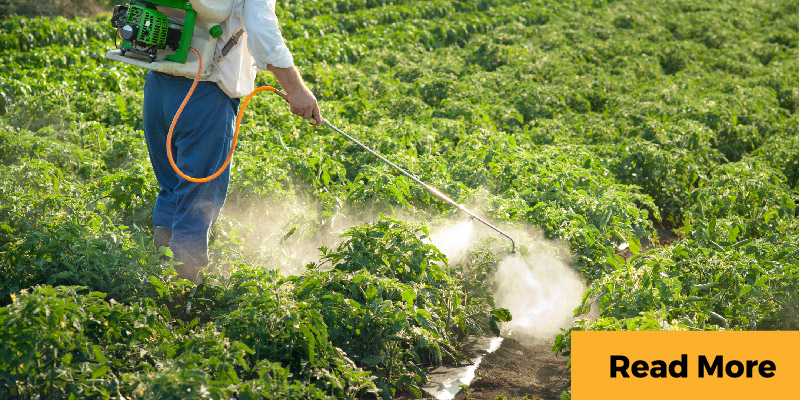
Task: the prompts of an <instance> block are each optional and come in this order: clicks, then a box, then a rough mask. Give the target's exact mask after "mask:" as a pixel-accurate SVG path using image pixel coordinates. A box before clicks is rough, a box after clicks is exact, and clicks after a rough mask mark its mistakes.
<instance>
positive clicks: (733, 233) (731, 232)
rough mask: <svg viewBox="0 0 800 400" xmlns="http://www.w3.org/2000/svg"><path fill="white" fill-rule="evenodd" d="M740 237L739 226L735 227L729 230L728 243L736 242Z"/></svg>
mask: <svg viewBox="0 0 800 400" xmlns="http://www.w3.org/2000/svg"><path fill="white" fill-rule="evenodd" d="M738 237H739V227H738V226H734V227H732V228H730V229H728V242H729V243H733V242H735V241H736V238H738Z"/></svg>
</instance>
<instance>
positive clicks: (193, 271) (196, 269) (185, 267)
mask: <svg viewBox="0 0 800 400" xmlns="http://www.w3.org/2000/svg"><path fill="white" fill-rule="evenodd" d="M202 269H203V266H201V265H191V264H186V263H183V264H180V265H176V266H175V272H177V273H178V278H179V279H186V280H187V281H189V282H192V283H194V284H195V285H196V284H198V283H200V282H201V281H202V280H203V272H202Z"/></svg>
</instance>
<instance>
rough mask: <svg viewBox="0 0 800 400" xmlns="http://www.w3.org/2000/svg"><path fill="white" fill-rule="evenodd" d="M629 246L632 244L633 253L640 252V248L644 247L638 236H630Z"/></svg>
mask: <svg viewBox="0 0 800 400" xmlns="http://www.w3.org/2000/svg"><path fill="white" fill-rule="evenodd" d="M628 246H630V249H631V252H632V253H633V254H639V250H641V249H642V243H641V242H639V238H637V237H636V236H631V237H630V238H628Z"/></svg>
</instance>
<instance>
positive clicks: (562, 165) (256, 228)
mask: <svg viewBox="0 0 800 400" xmlns="http://www.w3.org/2000/svg"><path fill="white" fill-rule="evenodd" d="M278 14H279V15H278V16H279V18H280V20H281V22H282V24H283V32H284V35H285V37H286V39H287V41H288V43H289V44H290V47H291V48H292V49H293V52H294V54H295V59H296V61H297V63H298V67H299V68H300V69H301V70H302V73H303V76H304V77H305V79H306V81H307V83H308V84H309V86H310V87H311V88H312V89H313V91H314V92H315V94H316V95H317V97H318V98H319V100H320V104H321V106H322V109H323V112H324V115H325V116H326V117H327V118H329V119H330V120H331V121H332V123H334V124H335V125H337V126H340V127H342V128H343V129H345V130H346V131H347V132H348V133H350V134H352V135H353V136H355V137H357V138H359V139H361V140H363V141H364V142H365V143H366V144H367V145H368V146H370V147H372V148H375V149H376V150H377V151H379V152H380V153H382V154H385V155H387V156H390V158H391V159H392V160H393V161H394V162H396V163H397V164H398V165H400V166H401V167H403V168H406V169H408V170H410V171H411V172H413V173H414V174H416V175H418V176H419V177H420V178H422V179H423V180H425V181H426V182H429V183H430V184H431V185H433V186H435V187H438V188H441V189H442V190H443V191H444V192H446V193H448V194H449V195H450V196H451V197H453V198H454V199H456V200H457V201H458V202H460V203H466V204H481V207H482V209H481V212H482V213H483V214H485V215H486V216H487V217H488V218H489V219H491V220H493V221H498V223H508V224H511V225H523V224H530V225H535V226H537V227H539V228H541V229H542V230H543V231H544V234H545V236H546V237H547V238H553V239H560V240H562V241H563V242H564V243H566V244H567V245H568V246H569V249H570V251H571V252H572V254H573V256H574V257H573V261H572V266H573V267H574V268H575V269H576V270H577V271H580V273H581V274H582V276H583V277H584V278H585V279H586V281H587V283H588V290H587V292H586V293H585V294H584V299H585V301H584V304H583V305H582V306H581V307H580V308H579V309H578V310H576V313H580V312H582V311H585V310H588V308H589V307H590V306H591V305H592V304H595V305H596V306H597V309H599V317H598V318H596V319H594V320H585V319H579V320H578V321H577V322H576V323H575V324H574V326H573V327H572V328H571V329H570V330H573V329H587V330H645V329H685V330H689V329H691V330H757V329H759V330H763V329H767V330H774V329H797V327H798V325H797V324H798V122H797V121H798V113H797V111H798V87H797V82H798V61H797V60H798V46H797V43H798V33H797V32H798V8H797V3H796V2H793V1H787V0H780V1H769V2H764V1H754V0H744V1H731V0H725V1H717V2H711V3H709V2H703V1H699V0H677V1H669V2H664V1H654V0H630V1H599V0H574V1H554V0H540V1H519V0H493V1H488V0H426V1H410V0H395V1H384V0H357V1H345V0H303V1H291V2H279V10H278ZM0 18H1V19H0V100H1V101H0V282H1V284H0V398H21V399H27V398H41V399H49V398H53V399H55V398H123V397H124V398H152V397H157V398H211V399H222V398H240V399H258V398H287V399H310V398H319V399H322V398H369V397H376V396H377V397H381V398H390V397H391V396H393V395H395V394H397V393H398V392H399V391H400V392H404V393H406V394H411V395H417V396H419V395H421V392H420V386H421V385H422V384H423V383H424V382H426V380H427V376H426V372H427V368H428V367H431V366H436V365H439V364H442V363H446V362H457V361H459V360H462V359H463V355H462V354H461V348H460V344H459V343H461V341H462V340H463V339H464V338H465V337H466V336H467V335H491V334H496V333H497V330H498V324H499V323H500V322H503V321H507V320H508V318H509V317H510V316H509V315H508V313H507V311H505V310H503V309H497V308H496V307H495V305H494V302H493V299H492V292H493V290H495V289H496V288H495V287H494V286H493V285H494V283H493V282H494V281H493V273H494V271H495V269H496V268H497V265H498V260H500V259H501V258H502V257H504V252H506V251H507V249H506V248H505V247H504V243H502V242H501V241H499V240H495V241H492V240H489V241H486V242H484V243H482V244H481V245H480V246H477V247H476V248H474V249H472V250H470V253H469V254H468V255H467V257H465V258H464V261H460V262H448V261H447V260H446V258H445V256H444V255H443V254H442V253H441V252H440V251H439V250H438V249H437V248H435V247H434V246H432V245H431V244H430V241H428V240H427V236H428V234H429V232H428V228H427V226H433V225H435V224H438V223H439V222H442V221H446V220H452V219H454V218H456V217H457V216H459V215H458V210H454V209H453V208H452V207H450V206H449V205H447V204H444V203H442V202H440V201H438V200H437V199H436V198H435V197H433V196H432V195H431V194H430V193H429V192H427V191H426V190H425V189H424V188H421V187H418V186H416V185H414V184H413V183H411V182H410V181H408V180H407V179H406V178H404V177H401V176H398V175H397V174H395V173H394V172H393V171H392V170H390V169H389V168H388V167H387V166H385V165H383V164H382V163H380V162H379V161H378V160H376V159H374V158H373V157H372V156H371V155H369V154H368V153H366V152H364V151H362V150H360V149H358V148H356V147H355V146H352V145H350V144H349V143H348V142H347V141H346V140H345V139H343V138H342V137H340V136H339V135H337V134H335V133H332V132H331V131H326V130H324V129H321V128H317V129H315V128H312V127H309V126H308V125H307V124H306V123H304V122H303V121H302V120H300V119H298V118H296V117H294V116H293V115H291V113H289V110H288V107H287V106H286V105H285V104H283V103H282V101H281V100H280V99H279V98H277V97H276V96H269V95H265V96H261V97H256V98H255V99H254V100H253V101H252V102H251V105H250V107H249V108H248V109H247V111H246V113H245V122H244V123H243V126H242V133H241V136H240V138H239V145H238V148H237V153H236V155H235V158H234V164H233V167H232V168H233V171H232V180H231V188H230V192H229V199H228V203H227V205H226V208H225V209H223V216H222V218H221V219H220V221H219V222H218V223H217V225H216V226H215V228H214V232H213V237H212V242H213V243H212V249H211V253H212V258H213V262H212V270H211V271H210V274H209V279H208V280H207V281H206V282H205V283H203V284H201V285H199V286H196V287H195V286H192V285H188V284H187V283H186V282H183V281H176V279H175V278H174V271H173V269H172V263H171V261H162V256H163V255H169V251H168V249H165V248H162V249H156V248H154V245H153V242H152V237H151V232H150V229H151V225H152V218H151V210H152V206H153V202H154V200H155V195H156V193H157V183H156V181H155V178H154V176H153V174H152V171H151V167H150V164H149V160H148V158H147V150H146V148H145V144H144V140H143V134H142V119H141V101H142V84H143V80H144V76H145V71H144V70H141V69H138V68H136V67H131V66H128V65H124V64H120V63H114V62H109V61H106V60H104V59H103V55H104V54H105V51H106V50H107V49H108V48H109V47H110V46H112V45H113V42H114V37H113V35H114V32H113V31H112V29H111V28H110V25H109V23H108V22H107V16H99V17H93V18H88V19H87V18H83V19H81V18H77V19H70V20H68V19H64V18H52V19H51V18H26V17H19V16H3V17H0ZM257 83H258V84H271V85H276V84H277V82H275V80H274V78H273V77H272V75H270V74H267V73H262V74H260V75H259V77H258V82H257ZM379 213H382V214H379ZM375 215H381V216H380V217H377V218H375V217H374V216H375ZM384 215H401V216H403V217H387V216H384ZM265 216H266V217H265ZM277 216H280V218H277ZM265 218H266V221H272V220H274V221H279V223H276V222H265ZM410 220H415V221H423V223H422V224H416V223H408V222H403V221H410ZM362 221H371V222H367V223H358V222H362ZM263 225H269V227H270V228H274V229H267V230H266V231H265V230H264V229H263V228H264V226H263ZM272 225H278V226H272ZM659 225H660V226H661V227H664V228H666V229H669V230H672V231H673V232H674V233H675V234H676V235H677V239H676V240H675V241H671V242H669V243H664V242H663V240H662V239H663V237H660V236H659V235H658V234H657V231H656V229H655V228H656V227H657V226H659ZM331 234H336V235H338V234H341V235H342V236H341V237H340V239H339V241H337V242H334V243H332V244H331V243H330V242H327V241H325V240H324V238H325V237H329V236H330V235H331ZM308 242H313V243H315V244H316V246H314V247H315V248H320V250H319V251H317V253H316V254H317V257H316V259H315V260H316V261H313V262H311V263H310V264H307V265H306V264H304V263H303V262H302V261H301V257H300V256H299V251H300V250H296V249H298V248H300V246H301V244H302V243H308ZM325 246H327V247H325ZM625 246H627V248H628V249H629V251H630V253H629V256H628V257H623V256H622V254H623V253H622V252H621V250H620V249H621V248H624V247H625ZM523 250H524V249H523ZM276 268H281V269H282V270H283V271H290V272H293V273H287V274H280V273H278V272H276ZM569 344H570V336H569V330H567V331H565V332H564V334H562V335H560V336H559V337H557V338H556V341H555V346H554V351H557V352H560V353H569V350H570V346H569Z"/></svg>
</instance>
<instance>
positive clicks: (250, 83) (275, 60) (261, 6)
mask: <svg viewBox="0 0 800 400" xmlns="http://www.w3.org/2000/svg"><path fill="white" fill-rule="evenodd" d="M233 1H234V4H233V9H232V11H231V15H230V16H229V17H228V19H227V20H225V21H224V22H223V23H221V24H220V26H221V27H222V30H223V34H222V37H221V38H220V39H221V40H219V42H218V44H217V51H221V50H222V47H223V46H225V43H227V42H228V39H230V37H231V36H233V35H234V34H235V33H236V32H237V31H239V29H242V28H244V35H242V37H241V39H240V40H239V43H238V44H237V45H236V46H235V47H233V49H231V51H230V52H229V53H228V55H227V56H225V58H223V59H222V61H220V63H219V65H218V66H217V69H216V71H214V72H213V73H212V74H211V76H209V80H210V81H212V82H216V83H217V84H218V85H219V87H220V88H221V89H222V90H223V91H224V92H225V93H226V94H227V95H228V96H230V97H231V98H236V97H243V96H247V95H248V94H250V92H252V91H253V89H254V88H255V80H256V73H258V71H265V70H267V66H268V65H272V66H275V67H278V68H290V67H293V66H294V59H293V58H292V53H291V52H290V51H289V49H288V48H287V47H286V43H285V42H284V40H283V36H282V35H281V30H280V28H279V27H278V17H277V16H276V15H275V0H233Z"/></svg>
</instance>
